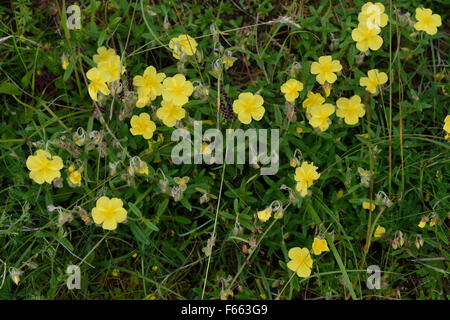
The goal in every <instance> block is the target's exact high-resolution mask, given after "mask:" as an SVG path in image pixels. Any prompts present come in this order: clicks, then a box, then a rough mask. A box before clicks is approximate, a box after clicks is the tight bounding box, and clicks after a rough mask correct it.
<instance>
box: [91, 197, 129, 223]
mask: <svg viewBox="0 0 450 320" xmlns="http://www.w3.org/2000/svg"><path fill="white" fill-rule="evenodd" d="M126 218H127V210H125V209H124V208H123V202H122V200H120V199H118V198H112V199H110V198H108V197H100V198H99V199H98V200H97V202H96V205H95V208H93V209H92V219H93V220H94V222H95V223H96V224H102V227H103V229H105V230H115V229H116V228H117V223H120V222H124V221H125V219H126Z"/></svg>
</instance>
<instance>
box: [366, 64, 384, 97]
mask: <svg viewBox="0 0 450 320" xmlns="http://www.w3.org/2000/svg"><path fill="white" fill-rule="evenodd" d="M387 81H388V76H387V74H386V73H384V72H379V71H378V69H372V70H369V71H368V72H367V77H361V79H359V85H360V86H361V87H366V90H367V91H369V92H370V93H372V94H376V93H377V88H378V86H379V85H382V84H385V83H386V82H387Z"/></svg>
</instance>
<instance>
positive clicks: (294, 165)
mask: <svg viewBox="0 0 450 320" xmlns="http://www.w3.org/2000/svg"><path fill="white" fill-rule="evenodd" d="M289 165H290V166H291V167H292V168H295V167H297V165H298V163H297V159H296V158H291V160H290V161H289Z"/></svg>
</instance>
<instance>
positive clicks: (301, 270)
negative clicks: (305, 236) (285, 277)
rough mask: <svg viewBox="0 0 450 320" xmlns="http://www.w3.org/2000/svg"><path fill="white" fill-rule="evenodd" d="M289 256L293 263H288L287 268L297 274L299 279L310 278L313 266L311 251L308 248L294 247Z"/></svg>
mask: <svg viewBox="0 0 450 320" xmlns="http://www.w3.org/2000/svg"><path fill="white" fill-rule="evenodd" d="M288 256H289V258H290V259H291V261H289V262H288V263H287V267H288V268H289V269H290V270H292V271H294V272H295V273H297V275H298V276H299V277H301V278H308V277H309V276H310V274H311V268H312V265H313V261H312V259H311V255H310V253H309V250H308V249H307V248H299V247H294V248H291V249H290V250H289V252H288Z"/></svg>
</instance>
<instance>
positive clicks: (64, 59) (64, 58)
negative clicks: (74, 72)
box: [61, 54, 69, 70]
mask: <svg viewBox="0 0 450 320" xmlns="http://www.w3.org/2000/svg"><path fill="white" fill-rule="evenodd" d="M68 66H69V59H68V58H67V56H66V55H65V54H63V55H62V56H61V67H62V68H63V69H64V70H66V69H67V67H68Z"/></svg>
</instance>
